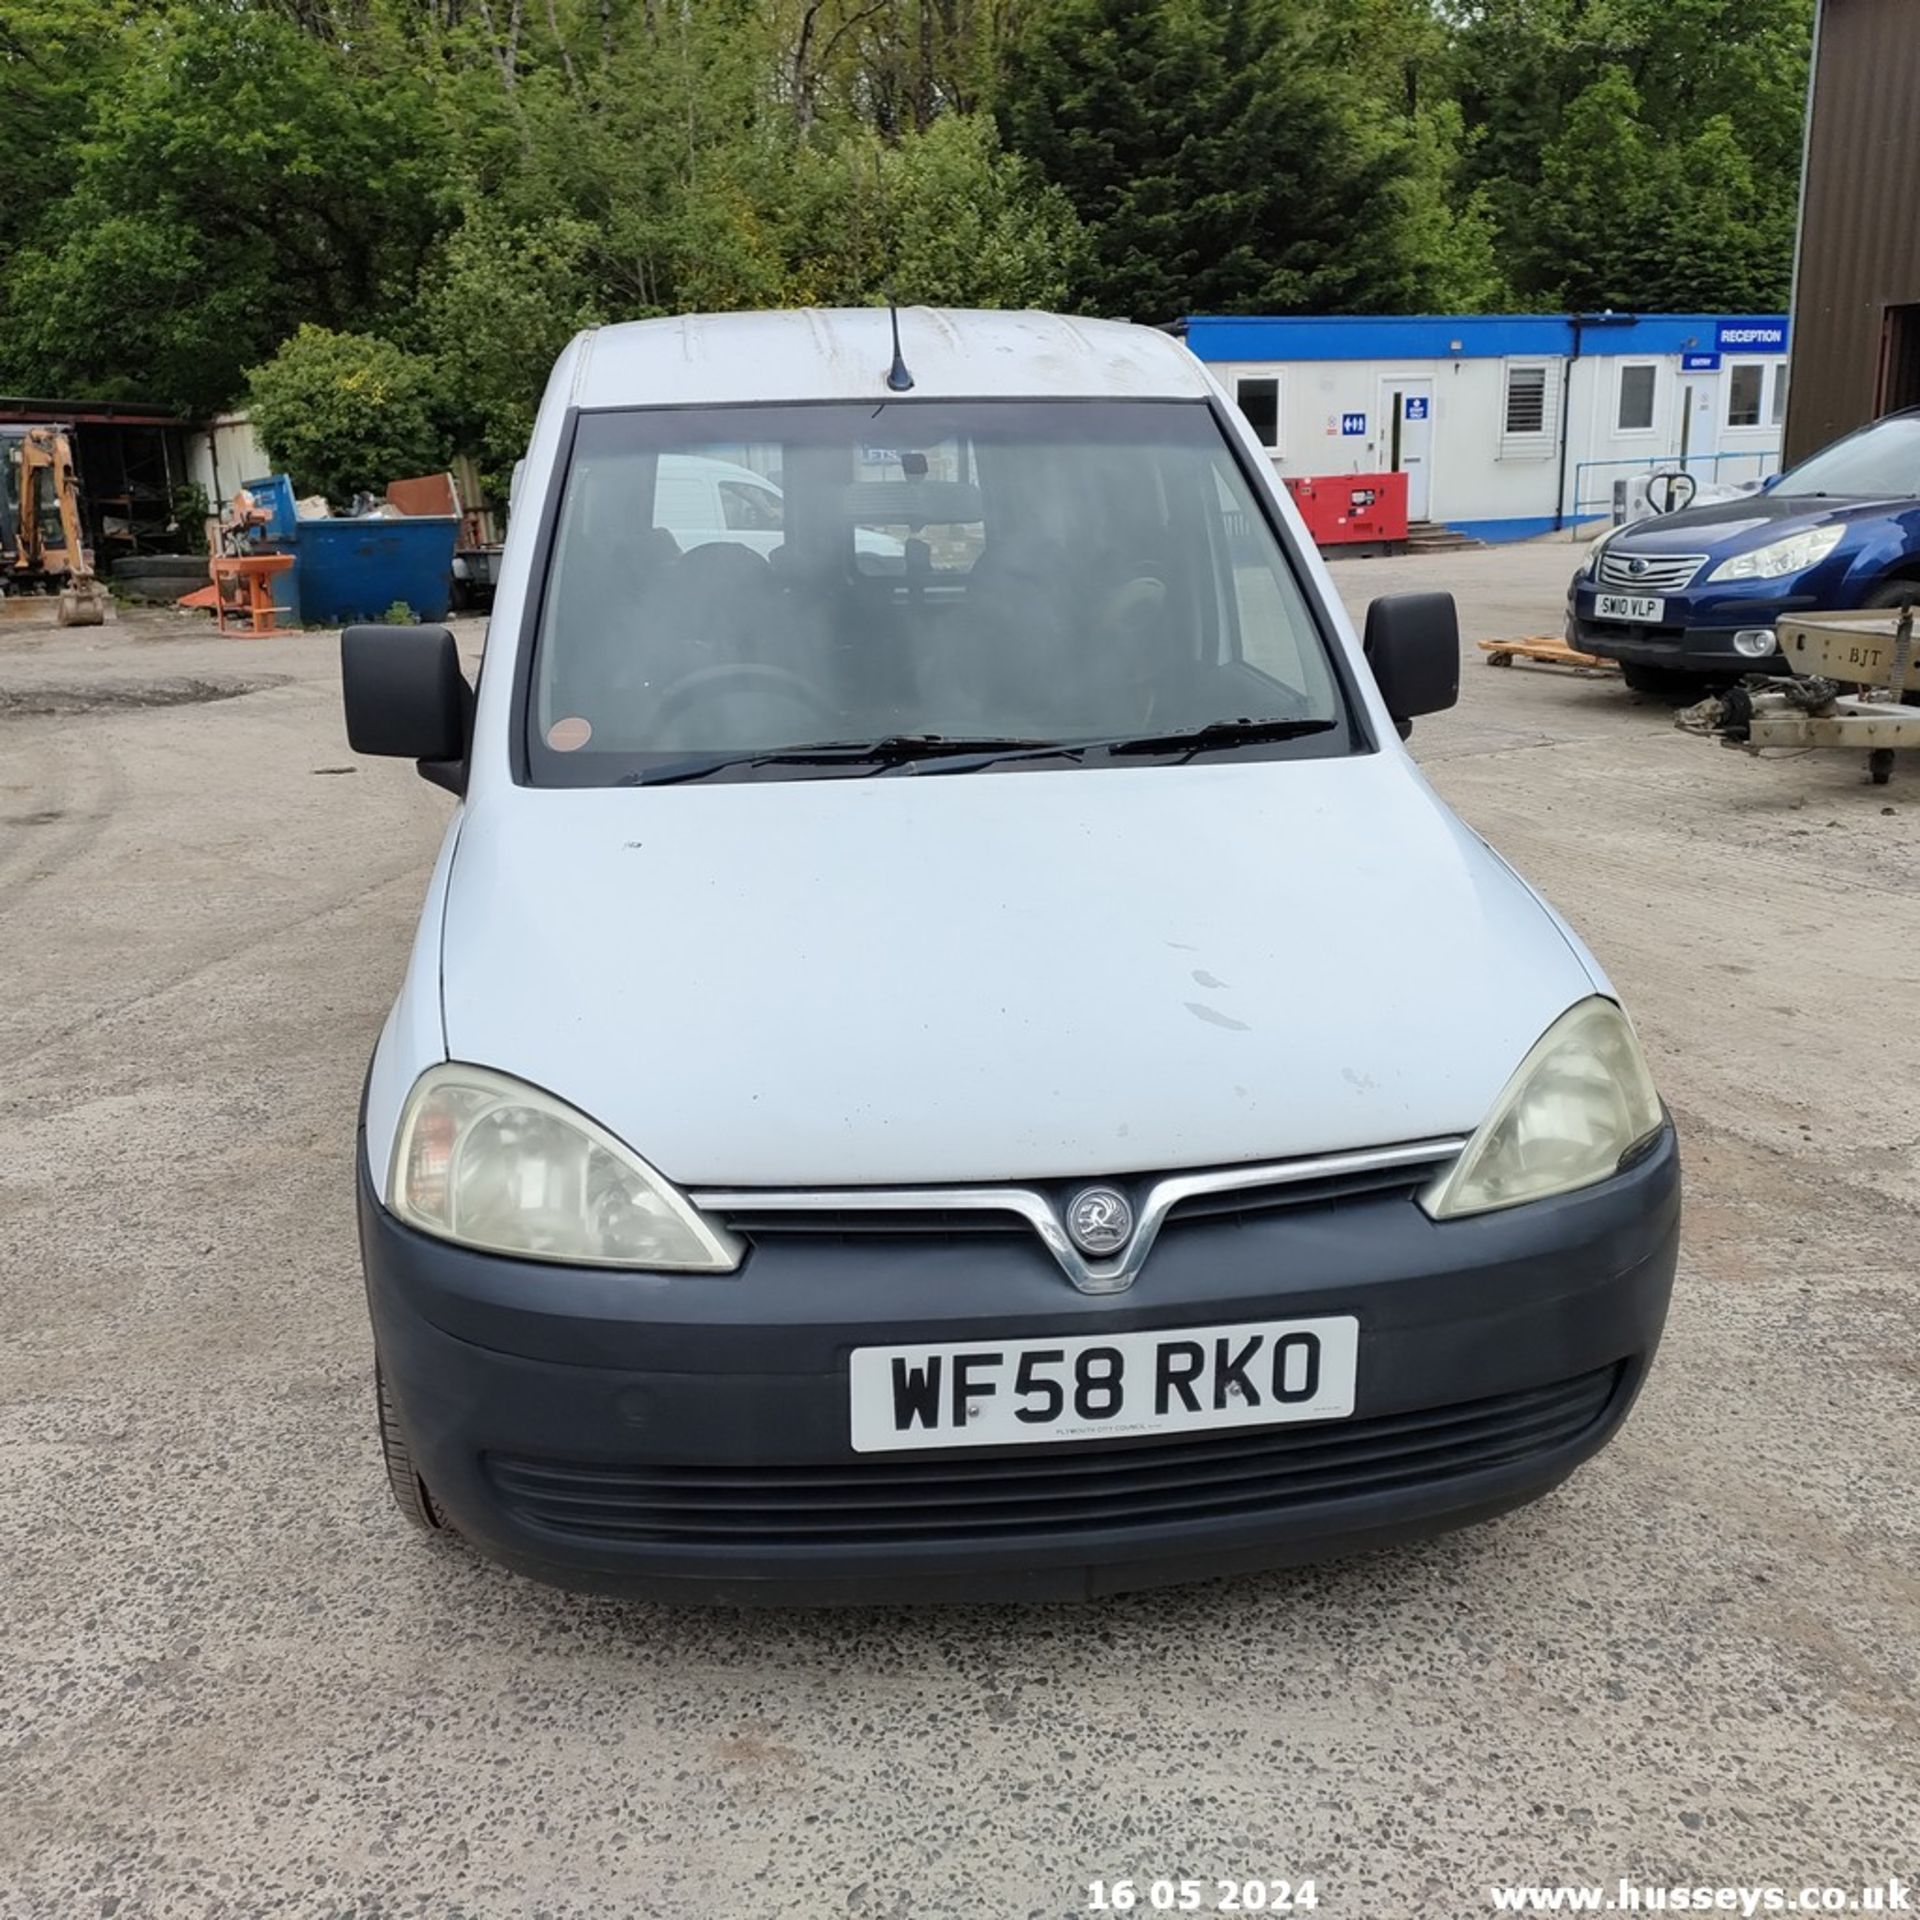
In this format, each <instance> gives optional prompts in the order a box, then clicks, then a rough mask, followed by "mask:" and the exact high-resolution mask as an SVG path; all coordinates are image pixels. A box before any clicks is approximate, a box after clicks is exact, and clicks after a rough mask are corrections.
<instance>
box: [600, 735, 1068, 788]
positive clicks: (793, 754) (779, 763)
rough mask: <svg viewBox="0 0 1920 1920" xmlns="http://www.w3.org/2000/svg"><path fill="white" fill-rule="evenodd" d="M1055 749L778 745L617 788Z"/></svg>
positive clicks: (673, 767) (916, 739) (899, 742)
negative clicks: (771, 770) (772, 770)
mask: <svg viewBox="0 0 1920 1920" xmlns="http://www.w3.org/2000/svg"><path fill="white" fill-rule="evenodd" d="M1059 751H1061V749H1060V747H1059V745H1058V743H1057V742H1055V741H1051V740H1024V739H1000V738H978V739H976V738H970V737H967V736H963V735H950V734H939V733H890V734H887V735H885V736H883V737H882V738H880V739H878V740H819V741H815V742H813V743H812V744H811V745H808V746H804V747H779V748H775V749H774V750H772V751H771V752H766V753H716V754H703V755H701V756H700V757H699V758H698V759H694V760H671V761H669V762H667V764H666V765H665V766H660V767H653V768H650V769H644V770H642V771H640V772H637V773H630V774H627V775H625V776H624V777H623V778H622V779H621V780H620V782H619V784H620V785H621V786H623V787H670V786H675V785H678V784H680V783H681V782H683V781H688V780H704V779H706V778H707V776H708V775H709V774H715V773H727V772H735V773H752V772H754V771H756V770H757V769H759V768H761V767H831V766H851V767H865V768H868V769H870V770H871V771H872V772H874V773H884V772H885V771H887V770H888V769H889V768H894V767H904V766H909V765H911V764H913V763H914V762H916V761H921V760H940V759H945V758H946V757H948V756H950V755H963V756H967V757H968V758H969V760H971V759H972V757H974V756H980V757H981V761H982V764H985V763H986V761H988V760H992V759H996V758H998V757H999V756H1000V755H1002V754H1025V753H1053V752H1059Z"/></svg>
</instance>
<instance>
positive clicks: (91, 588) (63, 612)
mask: <svg viewBox="0 0 1920 1920" xmlns="http://www.w3.org/2000/svg"><path fill="white" fill-rule="evenodd" d="M106 623H107V592H106V589H105V588H104V587H103V586H101V584H100V583H99V581H97V580H76V581H75V582H74V583H73V585H72V586H70V587H67V588H65V589H63V590H62V592H61V595H60V612H59V614H58V615H57V617H56V621H55V624H56V625H58V626H62V627H103V626H105V625H106Z"/></svg>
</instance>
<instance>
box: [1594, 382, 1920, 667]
mask: <svg viewBox="0 0 1920 1920" xmlns="http://www.w3.org/2000/svg"><path fill="white" fill-rule="evenodd" d="M1915 598H1920V408H1914V409H1911V410H1909V411H1907V412H1905V413H1893V414H1888V415H1887V416H1886V418H1885V419H1882V420H1876V421H1874V423H1873V424H1872V425H1871V426H1867V427H1862V428H1861V429H1860V430H1859V431H1858V432H1857V433H1851V434H1848V435H1847V437H1846V438H1845V439H1844V440H1836V441H1835V442H1834V443H1833V445H1832V446H1830V447H1823V448H1822V449H1821V450H1820V451H1819V452H1818V453H1816V454H1814V455H1812V456H1811V457H1810V458H1808V459H1806V460H1803V461H1801V463H1800V464H1799V465H1798V466H1797V467H1793V468H1791V469H1790V470H1789V471H1787V472H1786V473H1783V474H1780V475H1779V476H1777V477H1776V478H1775V479H1773V480H1771V481H1770V482H1769V483H1768V484H1767V486H1766V487H1765V488H1764V489H1763V490H1761V491H1760V492H1758V493H1753V494H1748V495H1745V496H1743V497H1742V498H1740V499H1738V500H1723V501H1720V502H1718V503H1716V504H1715V505H1713V506H1710V507H1689V508H1686V509H1685V510H1683V511H1682V512H1679V513H1669V514H1663V515H1660V516H1659V517H1657V518H1655V519H1652V520H1636V521H1634V522H1632V523H1631V524H1630V525H1627V526H1624V527H1618V528H1615V529H1614V530H1613V531H1611V532H1609V533H1604V534H1602V535H1601V536H1600V538H1599V539H1598V540H1596V541H1595V542H1594V543H1593V546H1592V549H1591V550H1590V551H1589V553H1588V554H1587V559H1586V564H1585V565H1584V566H1582V567H1581V569H1580V571H1579V572H1578V573H1577V574H1575V575H1574V577H1573V584H1572V586H1571V588H1570V589H1569V590H1568V594H1567V641H1568V644H1569V645H1571V646H1574V647H1578V648H1579V649H1580V651H1581V652H1583V653H1593V654H1599V655H1601V656H1602V657H1603V658H1605V659H1608V660H1617V661H1619V662H1620V670H1621V672H1622V674H1623V675H1624V676H1625V678H1626V682H1627V685H1628V686H1630V687H1632V688H1634V689H1635V690H1636V691H1637V692H1641V693H1674V692H1680V691H1683V690H1684V689H1685V688H1686V687H1687V686H1688V685H1689V684H1691V683H1692V682H1695V681H1698V680H1723V681H1724V680H1728V679H1732V678H1734V677H1736V676H1737V675H1740V674H1743V673H1785V672H1787V671H1788V668H1787V663H1786V660H1785V659H1784V658H1783V657H1782V655H1781V653H1780V651H1779V647H1778V644H1777V642H1776V640H1775V638H1774V630H1773V623H1774V622H1775V621H1776V620H1778V619H1779V618H1780V617H1781V616H1782V615H1783V614H1791V613H1804V612H1808V611H1811V610H1812V609H1815V608H1818V609H1820V610H1821V611H1823V612H1841V611H1845V610H1848V609H1851V608H1855V607H1894V606H1899V605H1901V604H1902V603H1903V602H1905V601H1907V600H1911V599H1915Z"/></svg>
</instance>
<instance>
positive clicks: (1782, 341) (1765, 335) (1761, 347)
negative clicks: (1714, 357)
mask: <svg viewBox="0 0 1920 1920" xmlns="http://www.w3.org/2000/svg"><path fill="white" fill-rule="evenodd" d="M1713 347H1714V351H1715V352H1716V353H1785V352H1786V350H1787V323H1786V322H1785V321H1784V320H1722V321H1721V322H1720V323H1719V324H1718V325H1717V326H1716V327H1715V328H1714V330H1713Z"/></svg>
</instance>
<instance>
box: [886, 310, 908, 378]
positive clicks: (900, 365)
mask: <svg viewBox="0 0 1920 1920" xmlns="http://www.w3.org/2000/svg"><path fill="white" fill-rule="evenodd" d="M887 312H888V313H889V314H890V315H891V316H892V319H893V365H892V366H890V367H889V368H888V369H887V385H888V387H889V388H890V389H891V390H892V391H893V392H895V393H911V392H912V391H913V375H912V374H910V373H909V372H908V371H907V363H906V361H905V360H904V359H903V358H902V357H901V353H900V309H899V308H898V307H896V306H895V305H894V304H893V302H892V301H891V300H889V301H888V302H887Z"/></svg>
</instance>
